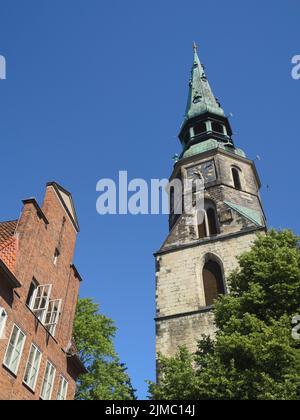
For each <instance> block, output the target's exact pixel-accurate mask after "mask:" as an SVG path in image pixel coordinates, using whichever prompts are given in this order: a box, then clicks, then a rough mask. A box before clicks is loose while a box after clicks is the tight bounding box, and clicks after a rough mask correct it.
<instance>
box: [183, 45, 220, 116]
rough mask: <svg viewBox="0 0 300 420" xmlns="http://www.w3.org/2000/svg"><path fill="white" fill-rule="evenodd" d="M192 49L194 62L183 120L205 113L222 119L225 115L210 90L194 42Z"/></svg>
mask: <svg viewBox="0 0 300 420" xmlns="http://www.w3.org/2000/svg"><path fill="white" fill-rule="evenodd" d="M193 49H194V61H193V67H192V76H191V80H190V86H189V95H188V102H187V107H186V113H185V120H188V119H191V118H194V117H197V116H199V115H201V114H205V113H206V112H210V113H212V114H216V115H220V116H223V117H224V116H225V113H224V111H223V109H222V108H221V105H220V104H219V102H218V100H217V99H216V98H215V96H214V94H213V92H212V90H211V87H210V85H209V82H208V79H207V77H206V74H205V71H204V66H203V65H202V64H201V62H200V59H199V56H198V52H197V49H198V48H197V45H196V43H195V42H194V44H193Z"/></svg>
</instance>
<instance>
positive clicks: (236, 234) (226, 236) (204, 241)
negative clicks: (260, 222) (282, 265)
mask: <svg viewBox="0 0 300 420" xmlns="http://www.w3.org/2000/svg"><path fill="white" fill-rule="evenodd" d="M266 230H267V229H266V228H265V227H254V228H249V229H244V230H243V231H240V232H234V233H229V234H228V233H226V234H224V235H217V236H215V237H212V238H205V239H201V240H199V241H195V242H193V243H190V244H183V245H174V246H170V247H169V248H166V249H161V250H159V251H157V252H155V253H154V254H153V255H154V257H158V256H160V255H165V254H169V253H171V252H176V251H179V250H181V249H188V248H194V247H197V246H199V245H202V244H207V243H213V242H219V241H223V240H224V241H227V240H228V239H232V238H237V237H239V236H243V235H247V234H249V233H253V232H260V231H264V232H266Z"/></svg>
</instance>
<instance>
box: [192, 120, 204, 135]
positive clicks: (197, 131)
mask: <svg viewBox="0 0 300 420" xmlns="http://www.w3.org/2000/svg"><path fill="white" fill-rule="evenodd" d="M206 131H207V129H206V124H205V122H202V123H198V124H196V125H195V127H194V134H195V136H199V135H200V134H203V133H206Z"/></svg>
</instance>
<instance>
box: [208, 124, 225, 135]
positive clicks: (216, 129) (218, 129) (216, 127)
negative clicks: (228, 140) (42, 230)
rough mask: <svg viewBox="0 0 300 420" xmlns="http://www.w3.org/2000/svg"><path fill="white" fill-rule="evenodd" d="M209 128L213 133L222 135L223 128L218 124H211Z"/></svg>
mask: <svg viewBox="0 0 300 420" xmlns="http://www.w3.org/2000/svg"><path fill="white" fill-rule="evenodd" d="M211 128H212V131H214V132H215V133H220V134H224V126H223V125H222V124H220V123H218V122H213V123H212V124H211Z"/></svg>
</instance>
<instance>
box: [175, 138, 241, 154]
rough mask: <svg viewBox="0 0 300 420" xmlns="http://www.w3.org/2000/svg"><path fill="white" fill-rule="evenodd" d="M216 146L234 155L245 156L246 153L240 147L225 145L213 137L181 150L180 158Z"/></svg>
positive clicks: (215, 147)
mask: <svg viewBox="0 0 300 420" xmlns="http://www.w3.org/2000/svg"><path fill="white" fill-rule="evenodd" d="M217 148H220V149H223V150H226V151H227V152H229V153H233V154H234V155H238V156H242V157H246V154H245V153H244V152H243V150H241V149H236V148H235V147H232V146H226V144H225V143H221V142H219V141H217V140H215V139H209V140H206V141H203V142H201V143H197V144H194V145H192V146H191V147H189V148H188V149H187V150H185V151H184V152H183V154H182V156H181V159H183V158H188V157H191V156H195V155H198V154H200V153H204V152H207V151H208V150H213V149H217Z"/></svg>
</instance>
